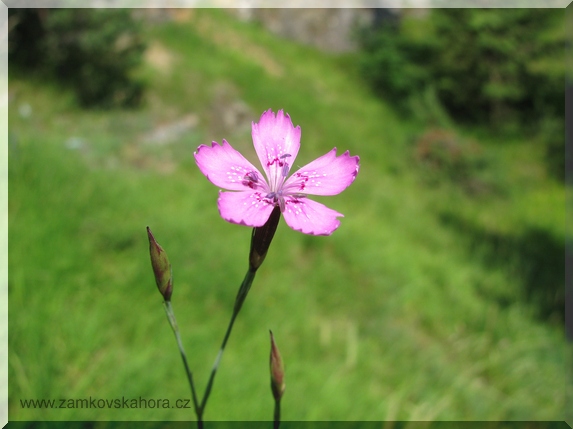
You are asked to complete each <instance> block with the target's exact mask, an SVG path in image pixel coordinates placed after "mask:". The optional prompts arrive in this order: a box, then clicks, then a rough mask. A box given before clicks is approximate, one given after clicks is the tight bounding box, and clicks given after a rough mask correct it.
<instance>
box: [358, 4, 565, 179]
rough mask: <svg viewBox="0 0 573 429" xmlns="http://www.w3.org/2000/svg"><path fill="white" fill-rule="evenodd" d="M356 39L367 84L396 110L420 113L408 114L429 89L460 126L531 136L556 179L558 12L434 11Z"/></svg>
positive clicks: (560, 88) (559, 146) (560, 158)
mask: <svg viewBox="0 0 573 429" xmlns="http://www.w3.org/2000/svg"><path fill="white" fill-rule="evenodd" d="M359 39H360V41H361V45H362V48H363V54H362V57H361V66H362V71H363V74H364V76H365V78H366V79H367V80H368V81H369V82H370V83H371V85H372V87H373V88H374V90H375V91H376V92H377V93H379V94H381V95H382V96H384V97H385V98H387V99H388V100H389V101H390V102H392V103H393V104H394V105H396V106H399V107H400V108H401V109H402V110H403V111H406V112H409V113H412V112H414V113H415V112H419V111H421V109H420V108H419V107H418V108H417V109H414V110H412V109H411V106H413V105H417V106H419V105H421V104H422V105H423V104H424V103H425V102H424V100H423V94H424V88H430V89H431V90H432V91H435V94H436V99H437V101H438V102H439V103H441V104H442V105H443V106H444V107H445V109H446V111H447V112H448V113H449V115H451V116H452V117H453V118H455V119H457V120H459V121H463V122H467V123H477V124H480V123H481V124H484V123H487V124H489V125H492V126H494V127H495V128H496V129H498V130H502V129H505V130H511V129H515V128H516V127H522V128H524V129H526V130H527V131H528V132H531V131H533V132H535V133H536V135H537V136H538V137H539V139H540V141H542V142H543V144H544V145H545V146H546V148H547V154H548V157H547V160H548V167H549V171H550V172H552V173H553V172H555V173H557V176H558V177H562V172H563V169H562V168H563V166H564V107H565V106H564V97H563V94H564V82H565V63H564V53H565V41H566V37H565V14H564V11H563V10H561V9H433V10H432V12H431V13H430V14H429V16H428V17H427V18H419V17H418V18H410V17H408V16H407V15H406V16H405V18H404V19H402V20H401V21H400V22H397V23H395V24H392V25H381V26H379V27H377V28H373V29H367V30H364V31H362V32H361V33H360V35H359ZM412 100H417V101H416V103H412V102H411V101H412ZM426 104H427V103H426ZM434 107H435V106H427V108H428V109H433V108H434ZM560 154H561V155H560Z"/></svg>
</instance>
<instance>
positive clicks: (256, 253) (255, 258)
mask: <svg viewBox="0 0 573 429" xmlns="http://www.w3.org/2000/svg"><path fill="white" fill-rule="evenodd" d="M280 218H281V209H280V208H279V207H278V206H276V207H275V208H274V209H273V211H272V212H271V215H270V216H269V220H267V222H266V223H265V224H264V225H263V226H259V227H257V228H253V235H252V236H251V252H250V253H249V265H250V268H251V270H252V271H256V270H257V269H258V268H259V267H260V266H261V264H262V263H263V261H264V260H265V256H267V251H268V250H269V246H270V245H271V241H272V240H273V237H274V236H275V231H276V230H277V226H278V224H279V219H280Z"/></svg>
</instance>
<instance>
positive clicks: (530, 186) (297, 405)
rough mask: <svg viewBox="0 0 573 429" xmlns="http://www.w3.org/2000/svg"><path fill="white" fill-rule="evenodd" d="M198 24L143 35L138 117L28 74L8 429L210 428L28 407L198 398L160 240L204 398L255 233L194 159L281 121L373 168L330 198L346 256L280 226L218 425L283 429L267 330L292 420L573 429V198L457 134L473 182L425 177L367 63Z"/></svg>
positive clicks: (22, 94)
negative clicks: (90, 104)
mask: <svg viewBox="0 0 573 429" xmlns="http://www.w3.org/2000/svg"><path fill="white" fill-rule="evenodd" d="M183 18H185V20H183V22H172V23H163V24H156V25H153V26H150V27H149V28H148V29H147V32H148V38H149V50H148V56H147V59H148V61H147V64H146V66H145V69H144V70H142V74H143V75H144V77H145V78H146V79H147V81H148V83H149V89H148V92H147V95H146V102H145V104H144V106H143V107H142V108H140V109H137V110H127V111H126V110H115V111H85V110H81V109H78V108H77V106H76V104H75V102H74V99H73V96H72V94H70V93H68V92H67V91H66V90H65V89H62V88H59V87H56V86H54V85H52V84H50V83H47V82H45V81H41V80H38V79H35V78H32V77H29V76H28V77H25V76H23V75H20V74H18V73H13V72H11V73H10V97H11V99H10V117H9V121H10V140H9V142H10V162H9V179H10V182H9V195H10V199H9V234H10V242H9V251H10V254H9V255H10V256H9V306H10V307H9V308H10V313H9V323H10V325H9V329H10V337H9V345H10V349H9V376H10V378H9V380H10V386H9V389H10V402H9V411H10V419H11V420H35V419H47V420H188V419H193V418H194V415H193V413H192V410H191V409H162V408H161V409H149V408H147V409H146V408H143V409H141V408H140V409H114V408H112V409H24V408H22V407H21V405H20V400H21V399H57V398H72V399H81V398H89V397H90V396H91V397H97V398H104V399H111V398H121V397H126V398H139V397H142V398H168V399H170V400H172V401H175V400H176V399H178V398H189V397H190V393H189V389H188V386H187V383H186V379H185V373H184V370H183V367H182V365H181V362H180V356H179V355H178V353H177V348H176V344H175V341H174V338H173V335H172V333H171V330H170V328H169V326H168V324H167V322H166V320H165V315H164V312H163V309H162V308H161V307H162V306H161V297H160V295H159V294H158V293H157V291H156V287H155V284H154V280H153V277H152V271H151V267H150V264H149V255H148V244H147V237H146V233H145V227H146V226H147V225H149V226H150V227H151V228H152V230H153V232H154V234H155V236H156V238H157V239H158V241H159V242H160V243H161V244H162V245H163V246H164V248H165V249H166V251H167V253H168V255H169V257H170V260H171V263H172V265H173V271H174V276H175V290H174V295H173V306H174V309H175V312H176V315H177V317H178V321H179V325H180V327H181V330H182V335H183V342H184V344H185V347H186V349H187V352H188V357H189V363H190V366H191V369H192V370H193V371H194V377H195V379H196V381H197V385H198V387H199V390H200V391H201V392H202V391H203V388H204V386H205V384H206V382H207V378H208V374H209V370H210V367H211V365H212V362H213V360H214V359H215V356H216V352H217V350H218V347H219V344H220V341H221V339H222V336H223V333H224V329H225V327H226V324H227V322H228V318H229V317H230V314H231V308H232V305H233V300H234V297H235V294H236V292H237V289H238V286H239V284H240V282H241V280H242V277H243V275H244V273H245V271H246V268H247V255H248V247H249V240H250V234H251V230H250V229H249V228H246V227H240V226H237V225H231V224H228V223H226V222H225V221H223V220H222V219H221V218H220V217H219V215H218V212H217V207H216V199H217V193H218V191H217V188H216V187H214V186H213V185H212V184H210V183H209V182H208V181H207V180H206V179H205V177H204V176H203V175H202V174H201V173H200V172H199V170H198V168H197V167H196V165H195V162H194V159H193V152H194V150H195V149H196V147H197V146H198V145H199V144H201V143H209V142H210V141H212V140H216V141H219V142H220V141H221V139H222V138H226V139H227V140H228V141H229V142H230V143H231V144H233V145H234V146H235V147H236V148H237V149H239V150H240V151H242V152H243V153H244V154H245V155H246V156H247V157H249V158H250V159H251V160H253V162H255V159H256V158H255V156H254V151H253V149H252V142H251V138H250V122H251V121H257V120H258V118H259V116H260V114H261V113H262V112H263V111H264V110H266V109H268V108H272V109H273V110H274V111H276V110H278V109H284V110H285V111H286V112H288V113H289V114H290V115H291V118H292V120H293V122H294V124H295V125H300V126H301V128H302V144H301V150H300V153H299V157H298V159H297V164H298V165H304V164H306V163H307V162H309V161H311V160H312V159H314V158H316V157H317V156H319V155H322V154H324V153H326V152H327V151H329V150H330V149H331V148H332V147H337V148H338V149H339V150H341V151H344V150H350V153H351V154H352V155H359V156H360V157H361V170H360V173H359V175H358V177H357V179H356V181H355V182H354V184H353V185H352V186H351V187H350V188H349V189H348V190H347V191H345V192H344V193H342V194H341V195H339V196H336V197H329V198H320V201H321V202H324V203H325V204H327V205H328V206H329V207H332V208H334V209H335V210H337V211H340V212H341V213H344V215H345V217H344V218H343V219H342V225H341V227H340V228H339V230H337V231H336V232H335V233H334V234H333V235H332V236H330V237H313V236H305V235H303V234H300V233H297V232H294V231H292V230H290V229H289V228H288V227H287V226H286V225H285V224H284V222H282V221H281V224H280V225H279V228H278V231H277V234H276V236H275V239H274V242H273V244H272V246H271V249H270V251H269V254H268V256H267V259H266V261H265V263H264V265H263V266H262V267H261V269H260V270H259V272H258V274H257V278H256V279H255V282H254V284H253V288H252V289H251V292H250V295H249V297H248V299H247V301H246V303H245V306H244V308H243V310H242V312H241V314H240V315H239V318H238V320H237V323H236V325H235V330H234V332H233V335H232V336H231V339H230V341H229V344H228V347H227V351H226V352H225V355H224V357H223V361H222V365H221V367H220V370H219V373H218V375H217V379H216V381H215V386H214V390H213V393H212V395H211V399H210V401H209V404H208V406H207V410H206V413H205V418H206V419H207V420H269V419H271V418H272V406H273V402H272V396H271V392H270V389H269V374H268V353H269V339H268V330H269V329H272V330H273V332H274V334H275V338H276V341H277V343H278V345H279V348H280V350H281V353H282V356H283V359H284V360H285V362H286V368H287V369H286V371H287V372H286V383H287V391H286V393H285V396H284V399H283V418H284V419H285V420H563V419H564V415H565V401H566V393H567V389H569V393H570V392H571V389H570V387H568V388H567V389H566V386H570V380H569V379H568V377H569V378H570V373H569V374H568V373H567V367H568V366H567V362H568V358H569V356H570V354H571V348H570V347H569V346H568V345H567V343H566V341H565V339H564V334H563V323H562V320H561V318H562V310H560V309H562V307H563V306H562V300H563V283H564V280H563V268H564V267H563V258H562V255H563V248H564V242H565V225H564V220H565V203H564V202H565V191H564V189H563V186H562V184H560V183H557V182H555V181H553V180H552V179H551V178H550V177H549V176H548V175H547V173H546V172H545V170H544V167H543V163H542V161H541V159H540V152H539V150H538V149H537V147H538V146H537V145H536V142H535V141H533V140H530V139H527V138H526V137H525V136H519V135H517V136H514V137H513V139H512V140H513V141H511V140H508V139H506V138H504V139H502V138H500V137H496V136H495V135H493V134H492V133H490V132H488V131H487V130H475V129H470V130H468V129H461V128H455V129H454V130H453V131H452V132H453V133H454V136H455V137H454V139H455V141H456V144H457V145H458V146H459V147H460V148H461V149H460V150H462V151H463V153H468V154H470V155H468V156H472V157H474V158H471V159H472V162H473V161H474V160H477V161H479V162H478V163H479V166H478V167H475V168H473V167H472V169H470V170H468V171H469V172H470V173H469V176H467V175H463V174H462V175H460V174H459V172H456V171H457V170H452V171H454V173H452V172H451V171H450V170H448V168H449V167H448V165H450V164H452V163H453V165H454V167H455V168H458V167H456V165H457V164H456V161H455V159H454V158H453V157H452V156H453V155H451V154H448V153H447V152H446V155H445V156H446V161H447V162H446V164H443V163H442V164H439V163H438V164H436V163H435V162H433V161H432V160H433V159H434V158H432V157H429V158H428V157H426V158H424V157H420V150H421V149H420V148H421V147H423V144H424V143H422V140H421V137H420V136H422V135H423V134H424V133H425V132H427V131H428V130H427V129H426V127H425V124H423V123H422V122H419V121H416V120H414V119H410V120H408V119H404V118H401V117H398V116H397V115H396V114H395V113H394V112H393V109H392V106H390V105H386V104H384V103H383V102H382V101H380V100H379V99H376V98H375V97H374V96H372V95H370V93H369V92H368V90H367V88H366V87H365V85H364V84H363V83H361V81H360V79H359V78H358V74H357V70H356V67H355V61H354V59H355V58H354V57H353V56H352V55H348V56H343V57H338V56H330V55H327V54H324V53H320V52H317V51H315V50H314V49H312V48H309V47H302V46H299V45H297V44H294V43H291V42H288V41H285V40H282V39H279V38H276V37H274V36H271V35H269V34H267V33H266V32H265V31H263V30H262V29H261V28H259V27H258V26H256V25H251V24H245V23H239V22H236V21H235V20H233V19H232V18H230V17H229V16H227V15H226V14H225V13H224V12H221V11H217V10H197V11H189V14H188V15H185V16H183ZM502 140H503V141H502ZM471 142H473V143H471ZM472 144H475V145H477V146H479V150H478V151H477V152H476V154H477V155H476V154H474V155H472V154H473V153H474V152H471V150H469V149H468V148H469V147H470V146H471V145H472ZM436 147H439V146H436ZM428 160H429V161H428ZM477 161H476V162H477ZM448 163H450V164H448ZM444 165H445V167H444ZM472 165H473V164H472ZM462 167H464V165H463V164H462ZM464 171H465V170H464ZM472 183H473V185H472ZM476 184H477V185H476ZM476 186H477V187H476Z"/></svg>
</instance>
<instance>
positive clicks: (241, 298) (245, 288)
mask: <svg viewBox="0 0 573 429" xmlns="http://www.w3.org/2000/svg"><path fill="white" fill-rule="evenodd" d="M256 271H257V270H256V269H253V268H252V267H249V270H248V271H247V274H246V275H245V279H244V280H243V283H241V287H240V288H239V292H238V293H237V298H235V306H234V307H233V314H232V316H231V320H230V321H229V326H228V327H227V332H225V337H224V338H223V342H222V343H221V348H220V349H219V353H218V354H217V358H216V359H215V363H214V364H213V368H212V369H211V375H210V376H209V381H208V383H207V387H206V388H205V394H204V395H203V400H202V401H201V405H200V407H199V412H198V414H197V416H198V419H199V420H200V421H202V420H203V412H204V411H205V406H206V405H207V400H208V399H209V395H210V394H211V389H212V387H213V382H214V380H215V374H216V373H217V369H218V368H219V364H220V363H221V358H222V357H223V352H224V351H225V346H226V345H227V341H228V340H229V336H230V335H231V330H232V329H233V324H234V323H235V319H236V318H237V315H238V314H239V311H241V307H242V306H243V302H245V298H246V297H247V294H248V293H249V290H250V289H251V285H252V284H253V279H254V278H255V273H256Z"/></svg>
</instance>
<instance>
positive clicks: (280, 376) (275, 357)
mask: <svg viewBox="0 0 573 429" xmlns="http://www.w3.org/2000/svg"><path fill="white" fill-rule="evenodd" d="M269 332H270V333H271V359H270V360H271V362H270V366H271V390H272V391H273V396H274V398H275V401H280V399H281V397H282V396H283V393H284V391H285V387H286V385H285V380H284V379H285V367H284V364H283V360H282V358H281V354H280V353H279V349H278V348H277V345H276V344H275V338H274V337H273V332H272V331H270V330H269Z"/></svg>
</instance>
